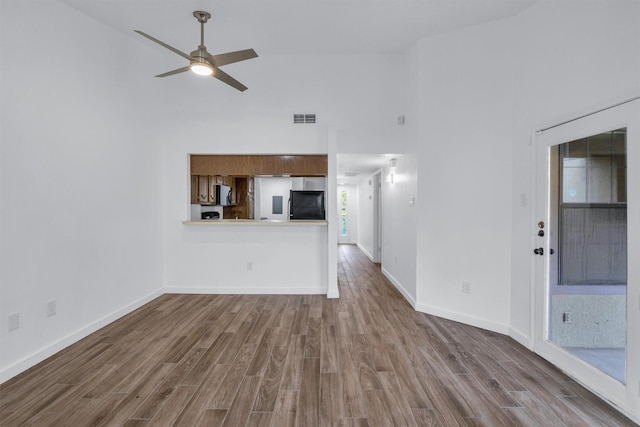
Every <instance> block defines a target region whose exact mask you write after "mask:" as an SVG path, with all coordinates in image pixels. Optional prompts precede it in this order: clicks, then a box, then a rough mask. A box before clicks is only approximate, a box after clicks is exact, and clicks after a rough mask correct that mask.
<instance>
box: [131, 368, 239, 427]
mask: <svg viewBox="0 0 640 427" xmlns="http://www.w3.org/2000/svg"><path fill="white" fill-rule="evenodd" d="M227 369H228V366H226V365H215V366H214V367H213V368H212V369H211V370H210V371H209V372H208V374H207V376H206V378H205V379H204V381H203V382H202V384H200V386H199V387H198V389H197V390H196V392H195V393H194V395H193V396H192V397H191V400H189V402H188V403H187V404H186V405H185V406H184V408H183V409H182V411H181V413H180V414H179V416H178V418H177V419H176V421H175V423H174V425H176V426H182V427H190V426H192V425H194V424H196V423H197V422H198V420H199V419H200V418H201V417H202V416H203V414H204V412H206V411H207V410H208V409H209V408H207V407H206V405H207V404H208V403H209V400H210V399H211V396H212V395H214V394H215V392H216V390H218V387H219V385H220V379H221V378H222V377H223V375H224V374H225V373H226V372H227ZM172 391H173V390H172V389H170V390H167V392H168V393H171V392H172ZM165 398H166V397H165V396H164V395H162V394H160V395H159V396H158V400H159V403H155V402H150V403H148V404H147V405H150V406H151V409H149V408H142V407H141V408H140V409H139V411H144V412H142V413H141V414H139V415H138V417H140V415H144V416H149V415H147V414H149V412H151V411H153V412H152V413H153V414H155V411H156V410H157V408H158V407H159V406H160V405H162V401H164V399H165Z"/></svg>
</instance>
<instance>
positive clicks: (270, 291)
mask: <svg viewBox="0 0 640 427" xmlns="http://www.w3.org/2000/svg"><path fill="white" fill-rule="evenodd" d="M164 293H165V294H204V295H218V294H219V295H232V294H238V295H258V294H260V295H323V294H326V293H327V289H326V288H324V289H323V288H321V287H308V288H300V287H296V288H264V287H259V288H238V287H233V288H226V287H220V288H218V287H216V288H193V287H190V288H181V287H179V286H170V287H166V288H164Z"/></svg>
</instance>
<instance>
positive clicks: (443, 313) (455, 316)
mask: <svg viewBox="0 0 640 427" xmlns="http://www.w3.org/2000/svg"><path fill="white" fill-rule="evenodd" d="M415 309H416V311H419V312H421V313H425V314H431V315H433V316H438V317H443V318H445V319H449V320H453V321H455V322H460V323H464V324H465V325H470V326H475V327H478V328H481V329H486V330H488V331H492V332H497V333H499V334H502V335H509V332H510V329H509V326H507V325H503V324H502V323H496V322H491V321H488V320H486V319H481V318H479V317H475V316H469V315H467V314H464V313H458V312H455V311H449V310H443V309H441V308H437V307H433V306H430V305H427V304H420V303H417V304H416V306H415Z"/></svg>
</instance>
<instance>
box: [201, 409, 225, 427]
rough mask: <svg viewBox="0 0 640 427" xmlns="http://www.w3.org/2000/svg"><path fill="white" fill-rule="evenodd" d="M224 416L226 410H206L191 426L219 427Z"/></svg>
mask: <svg viewBox="0 0 640 427" xmlns="http://www.w3.org/2000/svg"><path fill="white" fill-rule="evenodd" d="M226 416H227V410H226V409H206V410H204V411H203V413H202V416H201V417H200V418H199V419H198V420H197V421H196V423H195V424H193V425H194V426H195V427H220V426H221V425H222V423H223V421H224V418H225V417H226Z"/></svg>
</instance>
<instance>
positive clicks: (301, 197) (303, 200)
mask: <svg viewBox="0 0 640 427" xmlns="http://www.w3.org/2000/svg"><path fill="white" fill-rule="evenodd" d="M289 219H290V220H303V219H306V220H324V219H325V211H324V191H310V190H291V191H290V194H289Z"/></svg>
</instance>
